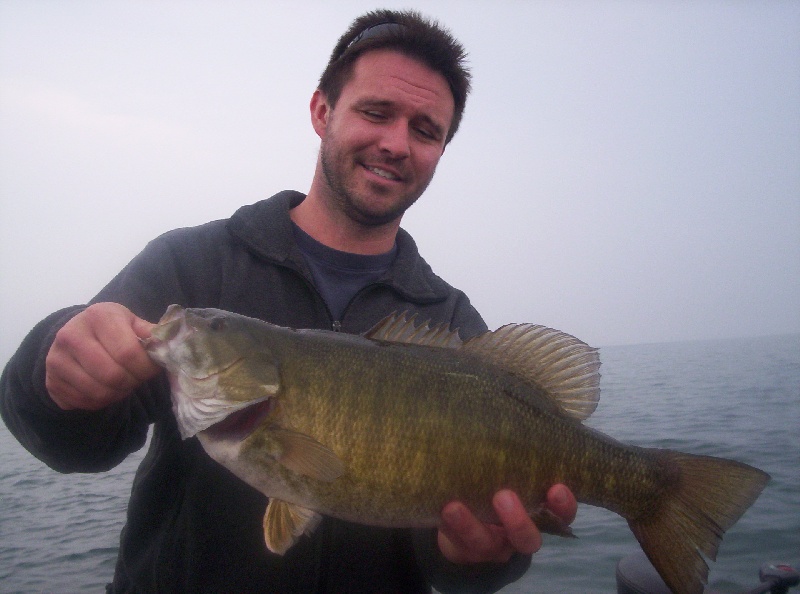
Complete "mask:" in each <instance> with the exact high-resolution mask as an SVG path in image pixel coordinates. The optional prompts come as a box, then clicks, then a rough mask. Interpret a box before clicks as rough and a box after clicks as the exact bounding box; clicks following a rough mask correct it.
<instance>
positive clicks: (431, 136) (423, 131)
mask: <svg viewBox="0 0 800 594" xmlns="http://www.w3.org/2000/svg"><path fill="white" fill-rule="evenodd" d="M415 129H416V131H417V134H419V135H420V136H421V137H422V138H424V139H425V140H439V135H438V134H436V133H435V132H432V131H430V130H428V129H427V128H415Z"/></svg>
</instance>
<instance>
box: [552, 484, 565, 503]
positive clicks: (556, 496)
mask: <svg viewBox="0 0 800 594" xmlns="http://www.w3.org/2000/svg"><path fill="white" fill-rule="evenodd" d="M550 503H554V504H556V505H558V506H561V505H565V504H566V503H567V494H566V492H565V491H564V488H563V487H558V488H556V489H553V490H552V492H551V493H550Z"/></svg>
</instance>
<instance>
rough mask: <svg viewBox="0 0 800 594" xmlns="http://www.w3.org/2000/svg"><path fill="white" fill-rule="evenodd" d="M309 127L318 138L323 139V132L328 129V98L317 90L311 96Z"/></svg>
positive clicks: (329, 110)
mask: <svg viewBox="0 0 800 594" xmlns="http://www.w3.org/2000/svg"><path fill="white" fill-rule="evenodd" d="M309 108H310V110H311V125H312V126H313V127H314V131H315V132H316V133H317V136H319V137H320V138H325V131H326V130H327V129H328V118H329V117H330V113H331V108H330V105H329V104H328V98H327V97H326V96H325V93H323V92H322V91H320V90H319V89H317V90H316V91H314V94H313V95H311V104H310V105H309Z"/></svg>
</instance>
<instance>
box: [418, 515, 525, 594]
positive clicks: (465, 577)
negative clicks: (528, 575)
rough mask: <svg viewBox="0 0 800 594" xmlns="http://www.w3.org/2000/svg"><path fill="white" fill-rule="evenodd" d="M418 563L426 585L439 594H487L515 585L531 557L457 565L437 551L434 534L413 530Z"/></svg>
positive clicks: (434, 532) (434, 531)
mask: <svg viewBox="0 0 800 594" xmlns="http://www.w3.org/2000/svg"><path fill="white" fill-rule="evenodd" d="M412 536H413V540H414V551H415V553H416V555H417V563H419V565H420V568H421V569H422V572H423V575H425V576H426V579H427V581H428V583H430V585H431V586H433V587H434V588H436V590H437V591H439V592H441V593H442V594H450V593H453V594H455V593H458V594H490V593H492V592H497V591H498V590H499V589H501V588H503V587H504V586H507V585H508V584H510V583H512V582H515V581H517V580H518V579H519V578H521V577H522V576H523V575H524V574H525V572H526V571H527V570H528V567H530V564H531V556H530V555H522V554H520V553H515V554H514V555H512V557H511V559H510V560H509V561H508V562H507V563H476V564H472V565H458V564H456V563H452V562H451V561H448V560H447V559H445V557H444V556H443V555H442V553H441V552H440V551H439V545H438V542H437V533H436V530H414V532H413V535H412Z"/></svg>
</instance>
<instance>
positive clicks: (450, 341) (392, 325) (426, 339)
mask: <svg viewBox="0 0 800 594" xmlns="http://www.w3.org/2000/svg"><path fill="white" fill-rule="evenodd" d="M416 322H417V314H414V315H412V316H411V317H410V318H409V317H408V312H403V313H397V312H395V313H393V314H391V315H388V316H386V317H385V318H383V319H382V320H381V321H380V322H378V323H377V324H375V326H373V327H372V328H370V329H369V330H368V331H367V332H366V334H364V336H365V337H366V338H369V339H371V340H382V341H384V342H399V343H405V344H419V345H424V346H434V347H443V348H451V349H456V348H458V347H460V346H461V345H462V344H463V343H462V341H461V338H460V337H459V336H458V330H450V328H449V327H448V326H447V324H435V325H433V326H431V323H430V322H429V321H428V322H424V323H422V324H420V325H419V326H417V325H416Z"/></svg>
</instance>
